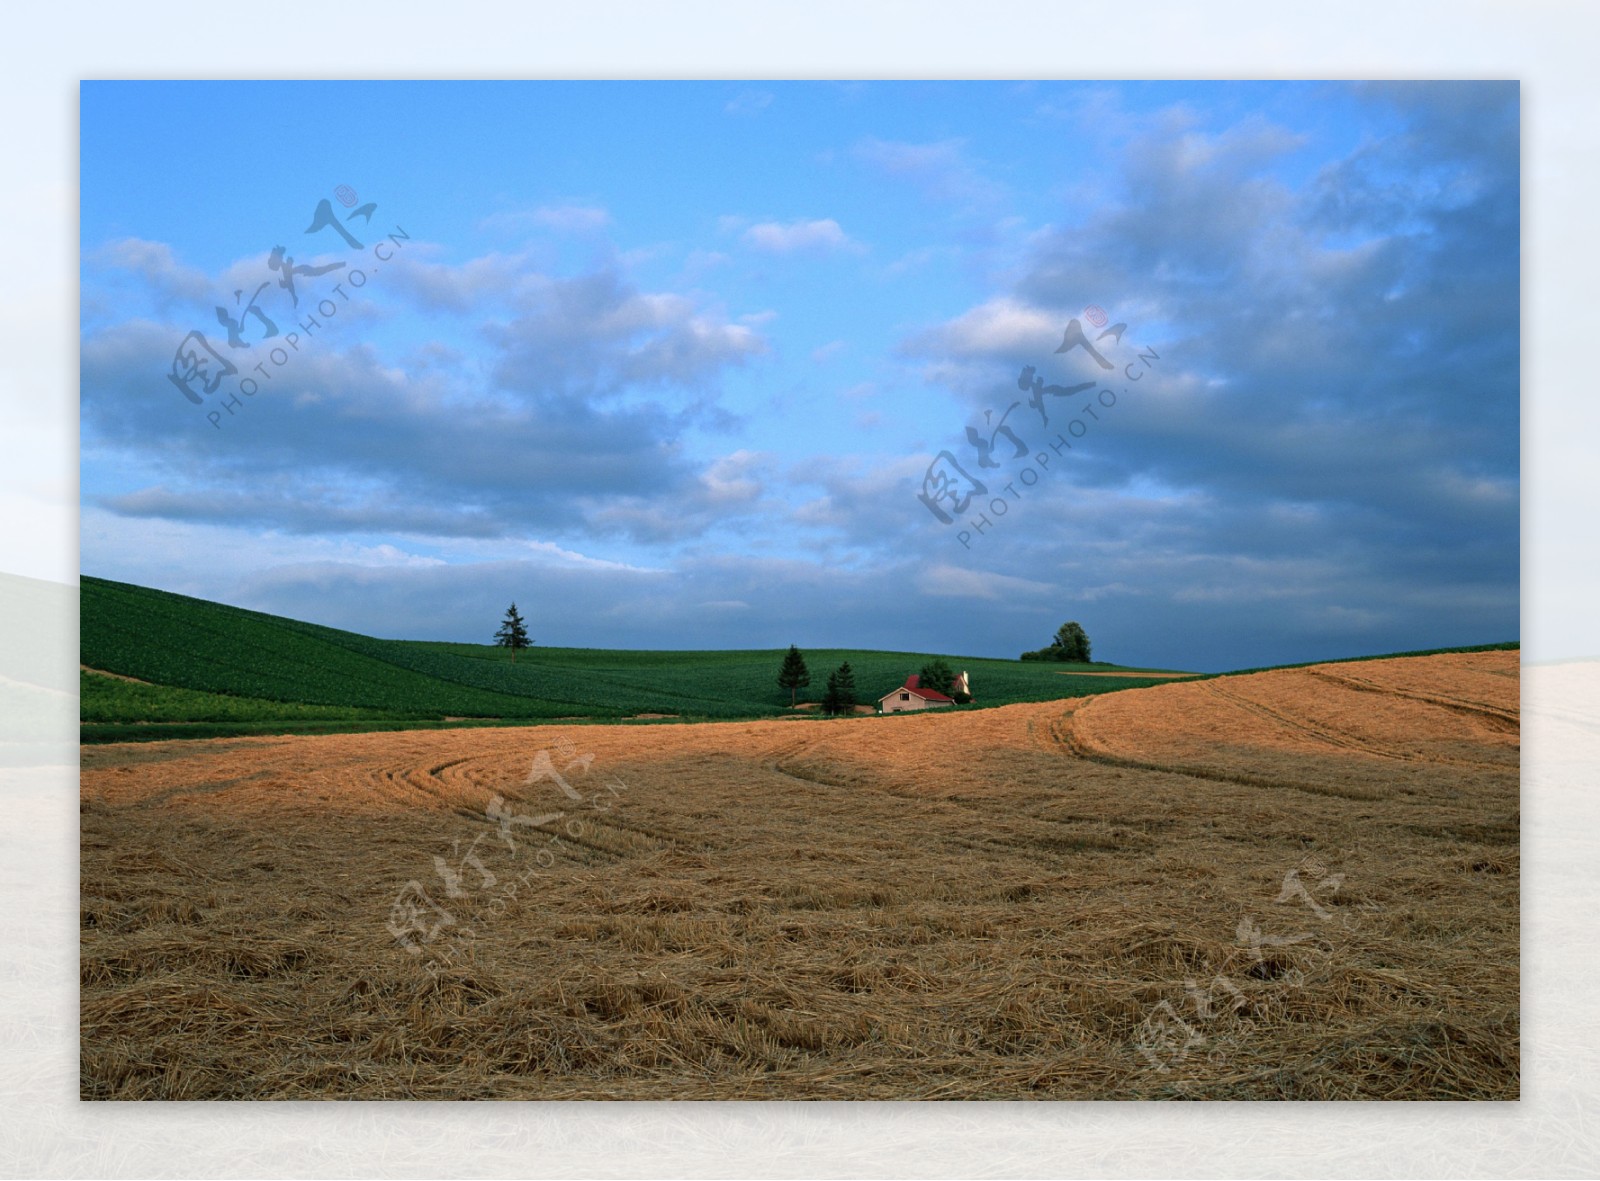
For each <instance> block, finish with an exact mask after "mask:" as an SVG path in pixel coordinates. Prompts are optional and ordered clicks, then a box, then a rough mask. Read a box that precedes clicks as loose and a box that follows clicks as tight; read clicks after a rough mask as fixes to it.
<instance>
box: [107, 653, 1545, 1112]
mask: <svg viewBox="0 0 1600 1181" xmlns="http://www.w3.org/2000/svg"><path fill="white" fill-rule="evenodd" d="M1517 662H1518V653H1516V652H1514V651H1509V652H1486V653H1472V654H1457V655H1446V656H1431V657H1414V658H1407V659H1396V660H1387V661H1372V662H1361V663H1354V664H1337V665H1323V666H1317V667H1313V668H1306V669H1293V670H1279V671H1274V672H1267V673H1258V674H1253V675H1249V676H1239V677H1228V678H1221V679H1217V680H1210V681H1200V682H1183V683H1175V684H1170V685H1159V686H1155V687H1151V688H1146V689H1136V690H1130V691H1126V692H1121V693H1116V694H1109V695H1105V696H1100V697H1094V698H1086V699H1080V700H1076V701H1059V702H1050V703H1046V704H1033V705H1016V706H1008V707H1005V708H1002V709H994V710H983V711H973V712H953V713H938V712H936V713H929V714H921V715H903V716H897V717H888V718H877V717H873V718H856V719H837V720H821V719H818V720H814V721H811V720H807V721H795V720H782V721H770V722H754V723H726V724H703V725H674V724H667V725H654V726H623V725H614V726H543V727H537V728H526V729H482V730H456V731H446V732H419V731H412V732H401V733H388V734H364V735H335V736H329V737H312V738H277V739H268V740H263V739H228V740H216V741H205V742H188V743H177V742H168V743H148V744H128V745H120V746H98V747H85V748H83V751H82V757H83V775H82V803H81V809H82V816H81V820H82V902H81V908H82V909H81V922H82V937H81V938H82V943H81V946H82V953H81V985H82V991H81V1011H82V1083H81V1094H82V1096H83V1097H84V1098H86V1099H231V1098H273V1099H308V1098H324V1097H351V1098H370V1099H397V1098H420V1099H490V1098H504V1099H536V1098H548V1099H599V1098H626V1099H662V1098H681V1099H719V1098H727V1099H760V1098H773V1099H801V1098H803V1099H1029V1098H1037V1099H1045V1098H1227V1099H1244V1098H1282V1099H1336V1098H1352V1099H1354V1098H1362V1099H1461V1098H1479V1099H1515V1098H1517V1097H1518V1088H1519V1044H1518V1043H1519V1027H1518V1008H1519V989H1518V946H1519V943H1518V909H1519V899H1518V888H1519V887H1518V882H1519V872H1518V871H1519V851H1518V834H1519V811H1518V758H1519V753H1518V718H1519V714H1518V664H1517ZM541 752H543V753H542V754H541ZM551 773H553V775H560V776H562V780H561V781H560V782H558V781H557V779H556V778H554V777H553V775H552V774H551ZM530 780H531V782H530ZM563 783H565V785H566V787H567V788H569V789H570V794H569V792H568V791H566V790H563V786H562V784H563ZM573 795H577V796H580V797H581V798H579V799H573V798H571V797H572V796H573ZM491 812H492V813H493V817H491V815H490V813H491ZM535 822H537V823H535Z"/></svg>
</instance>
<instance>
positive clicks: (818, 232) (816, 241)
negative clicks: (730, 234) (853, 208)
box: [744, 217, 856, 254]
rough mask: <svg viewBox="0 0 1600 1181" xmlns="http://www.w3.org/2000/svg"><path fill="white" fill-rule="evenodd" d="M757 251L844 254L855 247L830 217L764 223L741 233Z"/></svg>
mask: <svg viewBox="0 0 1600 1181" xmlns="http://www.w3.org/2000/svg"><path fill="white" fill-rule="evenodd" d="M744 240H745V241H746V242H747V243H749V244H750V245H751V246H753V247H755V248H756V249H757V250H765V251H769V252H771V253H773V254H789V253H792V252H794V251H796V250H844V249H849V248H852V247H855V246H856V243H854V242H852V241H851V240H850V238H849V237H848V236H847V235H846V234H845V232H844V230H842V229H840V228H839V223H838V222H836V221H834V220H833V218H831V217H824V218H819V219H816V220H814V221H791V222H787V223H784V222H776V221H764V222H760V223H759V224H757V225H753V226H751V227H750V228H749V229H747V230H746V231H745V232H744Z"/></svg>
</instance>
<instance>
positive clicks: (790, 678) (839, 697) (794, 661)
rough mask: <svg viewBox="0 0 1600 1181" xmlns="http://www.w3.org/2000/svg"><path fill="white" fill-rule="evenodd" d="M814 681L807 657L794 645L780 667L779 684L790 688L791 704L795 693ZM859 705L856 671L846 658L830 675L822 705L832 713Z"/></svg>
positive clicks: (847, 711)
mask: <svg viewBox="0 0 1600 1181" xmlns="http://www.w3.org/2000/svg"><path fill="white" fill-rule="evenodd" d="M809 684H811V671H810V670H809V669H807V668H806V658H805V656H804V655H802V654H801V652H800V649H799V648H797V647H795V646H794V645H793V644H790V645H789V651H788V652H786V653H784V656H783V667H782V668H780V669H779V670H778V687H779V688H781V689H787V690H789V705H790V706H791V707H792V706H793V705H794V704H795V698H796V693H797V691H798V690H800V689H804V688H805V687H806V686H807V685H809ZM855 704H856V674H855V672H854V671H853V670H852V669H851V668H850V662H849V661H848V660H847V661H845V662H844V663H843V664H841V665H840V666H839V667H838V668H836V669H835V670H834V671H833V672H831V673H829V674H828V687H827V689H826V690H824V692H823V694H822V708H823V710H824V711H825V712H827V713H830V714H844V713H850V712H851V711H852V710H853V709H854V708H855Z"/></svg>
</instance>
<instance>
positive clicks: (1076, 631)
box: [1022, 621, 1093, 664]
mask: <svg viewBox="0 0 1600 1181" xmlns="http://www.w3.org/2000/svg"><path fill="white" fill-rule="evenodd" d="M1022 659H1024V660H1063V661H1070V662H1071V663H1073V664H1091V663H1093V662H1092V661H1091V660H1090V659H1089V636H1088V633H1086V632H1085V631H1084V630H1083V628H1082V627H1081V626H1080V625H1079V624H1078V623H1077V622H1076V621H1074V622H1071V623H1063V624H1062V625H1061V626H1060V627H1058V628H1057V629H1056V635H1055V639H1054V640H1052V641H1051V642H1050V646H1049V647H1047V648H1040V649H1038V650H1037V651H1035V652H1024V653H1023V654H1022Z"/></svg>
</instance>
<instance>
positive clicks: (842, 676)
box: [828, 660, 856, 713]
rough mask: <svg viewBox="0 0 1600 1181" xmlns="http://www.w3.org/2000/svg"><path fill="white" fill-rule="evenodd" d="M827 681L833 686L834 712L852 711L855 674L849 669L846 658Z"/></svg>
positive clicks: (854, 698) (854, 699) (854, 705)
mask: <svg viewBox="0 0 1600 1181" xmlns="http://www.w3.org/2000/svg"><path fill="white" fill-rule="evenodd" d="M828 683H829V685H831V686H832V688H833V703H834V712H835V713H851V712H853V711H854V709H855V707H856V674H855V673H854V672H852V671H851V669H850V662H849V661H848V660H847V661H845V662H844V663H843V664H841V665H840V666H839V668H838V669H837V671H835V672H834V674H833V675H832V676H830V677H829V678H828Z"/></svg>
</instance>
